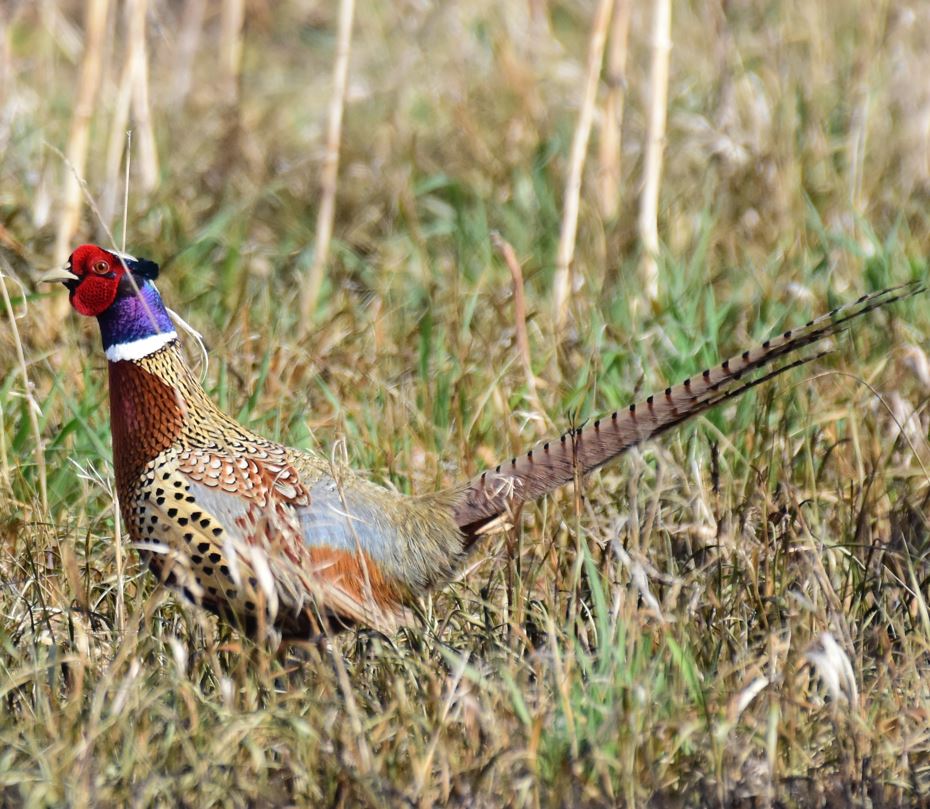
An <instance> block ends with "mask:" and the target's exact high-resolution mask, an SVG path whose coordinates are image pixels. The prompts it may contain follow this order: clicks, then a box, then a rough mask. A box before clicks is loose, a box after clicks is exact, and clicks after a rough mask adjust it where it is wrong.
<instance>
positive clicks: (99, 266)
mask: <svg viewBox="0 0 930 809" xmlns="http://www.w3.org/2000/svg"><path fill="white" fill-rule="evenodd" d="M91 269H92V270H93V271H94V272H95V273H97V275H103V274H104V273H107V272H109V271H110V265H109V264H107V263H106V262H105V261H97V262H95V263H94V266H93V267H91Z"/></svg>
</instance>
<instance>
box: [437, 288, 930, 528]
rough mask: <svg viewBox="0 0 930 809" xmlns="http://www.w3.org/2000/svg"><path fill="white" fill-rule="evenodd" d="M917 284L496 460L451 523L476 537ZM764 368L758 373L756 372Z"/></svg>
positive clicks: (866, 300)
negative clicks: (517, 507)
mask: <svg viewBox="0 0 930 809" xmlns="http://www.w3.org/2000/svg"><path fill="white" fill-rule="evenodd" d="M923 289H924V286H923V284H921V283H919V282H914V283H910V284H903V285H901V286H896V287H892V288H890V289H884V290H882V291H881V292H875V293H872V294H870V295H863V296H862V297H861V298H859V300H857V301H855V302H854V303H850V304H847V305H845V306H840V307H838V308H836V309H834V310H832V311H831V312H828V313H827V314H825V315H822V316H821V317H818V318H817V319H816V320H812V321H810V322H809V323H807V324H806V325H805V326H803V327H802V328H800V329H791V330H788V331H786V332H784V334H781V335H779V336H778V337H773V338H772V339H771V340H766V341H765V342H764V343H762V344H761V345H759V346H756V347H755V348H752V349H749V350H747V351H744V352H742V353H741V354H738V355H736V356H735V357H731V358H730V359H728V360H726V361H725V362H722V363H721V364H720V365H718V366H716V367H714V368H708V369H706V370H705V371H703V372H702V373H701V374H699V375H698V376H694V377H691V378H690V379H686V380H685V381H684V382H682V383H681V384H679V385H676V386H674V387H669V388H666V389H665V390H664V391H663V392H662V393H657V394H655V395H653V396H649V397H648V398H647V399H646V400H645V401H643V402H638V403H636V404H631V405H630V406H629V408H628V409H627V410H617V411H615V412H614V413H611V414H610V415H607V416H603V417H601V418H599V419H597V420H595V421H594V422H592V423H590V424H588V425H585V426H584V427H581V428H578V429H576V430H571V431H569V432H566V433H563V434H562V435H561V436H559V438H557V439H553V440H551V441H545V442H543V443H541V444H538V445H537V446H536V447H534V448H533V449H532V450H530V451H529V452H528V453H526V454H525V455H522V456H519V457H515V458H512V459H511V460H509V461H505V462H503V463H501V464H499V465H498V466H497V467H496V468H495V469H493V470H488V471H486V472H484V473H482V474H481V475H480V476H478V477H477V478H475V479H473V480H472V481H470V482H469V483H467V484H466V485H465V486H464V487H463V488H462V489H461V490H460V491H459V492H458V493H457V496H456V497H455V499H454V506H453V513H454V516H455V520H456V522H457V524H458V525H459V527H460V528H461V529H462V531H463V533H464V534H465V535H466V536H469V535H470V536H474V535H476V534H477V533H478V532H479V531H480V529H481V528H482V527H483V526H485V525H486V524H487V523H489V522H490V521H492V520H494V519H495V518H497V517H498V516H500V515H501V514H503V513H504V512H506V510H507V509H508V508H509V507H511V506H512V505H513V504H514V503H517V502H525V501H528V500H535V499H536V498H538V497H541V496H543V495H544V494H547V493H548V492H551V491H553V490H554V489H556V488H558V487H559V486H562V485H564V484H566V483H568V482H570V481H571V480H573V479H574V477H575V474H576V471H578V472H580V473H581V474H582V475H583V474H586V473H588V472H590V471H592V470H594V469H597V468H598V467H600V466H603V465H604V464H606V463H607V462H609V461H610V460H612V459H613V458H615V457H616V456H618V455H620V454H621V453H623V452H625V451H626V450H628V449H630V448H631V447H633V446H635V445H636V444H639V443H641V442H643V441H645V440H647V439H649V438H652V437H654V436H656V435H659V434H660V433H663V432H665V431H666V430H669V429H671V428H672V427H675V426H677V425H678V424H681V423H682V422H683V421H687V420H688V419H690V418H693V417H694V416H696V415H698V414H700V413H703V412H704V411H706V410H708V409H709V408H711V407H714V406H715V405H717V404H720V403H721V402H724V401H726V400H728V399H732V398H734V397H736V396H740V395H741V394H743V393H745V392H746V391H747V390H749V389H751V388H753V387H755V386H756V385H759V384H761V383H763V382H766V381H768V380H769V379H772V378H773V377H776V376H778V375H779V374H782V373H784V372H785V371H788V370H790V369H791V368H795V367H797V366H799V365H803V364H805V363H807V362H810V361H811V360H814V359H817V358H818V357H820V356H822V355H823V354H824V353H826V352H824V351H821V352H817V353H815V354H814V355H812V356H806V357H800V358H798V359H795V360H793V361H792V362H789V363H787V364H785V365H780V366H776V367H774V368H773V367H772V366H773V364H774V363H776V362H777V361H778V360H779V359H782V358H784V357H786V356H788V355H791V354H795V353H796V352H797V351H799V350H800V349H802V348H804V347H806V346H809V345H811V344H812V343H816V342H818V341H820V340H823V339H826V338H828V337H831V336H833V335H836V334H838V333H840V332H842V331H844V330H845V328H846V326H847V324H848V323H849V322H850V321H851V320H853V319H854V318H857V317H861V316H862V315H864V314H866V313H867V312H871V311H872V310H873V309H877V308H879V307H881V306H885V305H887V304H889V303H892V302H893V301H897V300H900V299H902V298H906V297H909V296H910V295H914V294H916V293H918V292H921V291H923ZM763 368H768V370H767V371H766V373H765V374H763V375H762V376H754V374H756V372H758V371H760V370H761V369H763Z"/></svg>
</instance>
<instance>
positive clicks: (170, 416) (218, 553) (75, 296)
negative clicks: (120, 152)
mask: <svg viewBox="0 0 930 809" xmlns="http://www.w3.org/2000/svg"><path fill="white" fill-rule="evenodd" d="M157 275H158V265H157V264H155V263H154V262H151V261H147V260H145V259H136V258H133V257H132V256H128V255H123V254H119V253H115V252H112V251H108V250H105V249H103V248H101V247H97V246H94V245H83V246H81V247H79V248H77V250H75V251H74V253H73V254H72V255H71V258H70V259H69V262H68V265H67V267H66V268H64V269H60V270H53V271H52V272H50V273H47V274H46V275H45V276H44V278H43V280H56V281H62V282H63V283H64V285H65V286H66V287H67V288H68V290H69V298H70V301H71V304H72V305H73V306H74V308H75V309H76V310H77V311H78V312H80V313H81V314H82V315H88V316H94V317H96V318H97V321H98V322H99V324H100V330H101V334H102V336H103V347H104V350H105V352H106V356H107V359H108V360H109V375H110V420H111V429H112V433H113V463H114V467H115V470H116V483H117V491H118V493H119V501H120V506H121V510H122V515H123V519H124V520H125V522H126V525H127V527H128V530H129V534H130V536H131V537H132V539H133V541H134V543H135V544H136V547H137V548H138V549H139V550H140V553H141V555H142V558H143V560H144V561H145V562H147V563H148V566H149V568H150V569H151V570H152V571H153V572H154V573H155V574H156V575H157V576H158V577H159V578H160V579H161V580H162V581H163V582H165V583H166V584H168V585H170V586H172V587H174V588H175V589H177V590H179V591H180V592H182V593H183V594H184V595H185V596H186V597H187V598H189V599H190V600H191V601H193V602H195V603H197V604H200V605H202V606H204V607H206V608H208V609H210V610H212V611H213V612H216V613H218V614H220V615H221V616H224V617H226V618H227V619H230V620H232V621H233V622H235V623H236V624H237V625H239V626H241V627H243V628H245V629H246V630H247V631H255V630H256V628H257V627H261V626H268V627H275V628H276V629H277V630H278V631H279V632H281V634H282V635H283V636H285V637H291V638H299V637H303V636H308V635H309V634H311V633H313V632H315V631H317V628H318V627H319V625H320V620H321V619H325V620H327V621H330V620H331V619H333V618H336V619H339V620H340V621H341V622H342V623H346V622H348V623H352V622H360V623H363V624H367V625H369V626H373V627H375V628H378V629H381V630H383V631H389V630H391V629H393V628H394V627H396V626H397V624H398V623H399V622H401V621H404V620H406V619H407V617H408V612H407V609H406V605H407V604H409V603H410V601H411V599H413V598H414V597H415V596H416V595H418V594H419V593H421V592H423V591H424V590H426V589H427V588H430V587H434V586H436V585H438V584H442V583H443V582H446V581H448V579H449V578H450V577H451V576H452V575H453V574H454V573H455V571H456V570H457V568H458V567H459V566H460V564H461V562H462V560H463V558H464V557H465V555H466V553H467V552H468V550H469V549H470V548H471V547H472V545H474V543H475V542H476V541H477V539H478V538H479V537H480V536H481V535H482V533H484V532H485V531H486V530H487V529H488V527H489V526H490V525H491V524H493V523H494V522H495V521H496V520H499V519H500V518H502V517H506V515H507V514H508V513H510V510H511V508H512V507H513V505H515V504H516V503H519V502H521V501H527V500H533V499H535V498H538V497H541V496H542V495H544V494H546V493H547V492H551V491H552V490H554V489H555V488H557V487H559V486H561V485H563V484H565V483H568V482H570V481H572V480H573V479H574V478H575V475H576V472H577V473H580V474H584V473H587V472H590V471H591V470H593V469H596V468H597V467H599V466H601V465H603V464H605V463H606V462H607V461H609V460H611V459H612V458H614V457H616V456H617V455H619V454H620V453H622V452H624V451H625V450H627V449H629V448H630V447H632V446H634V445H635V444H638V443H640V442H642V441H644V440H645V439H648V438H651V437H653V436H655V435H658V434H659V433H662V432H664V431H666V430H668V429H669V428H671V427H673V426H675V425H677V424H680V423H681V422H683V421H685V420H686V419H689V418H691V417H693V416H695V415H697V414H698V413H701V412H703V411H705V410H707V409H708V408H710V407H713V406H714V405H716V404H718V403H720V402H722V401H725V400H727V399H730V398H732V397H734V396H737V395H739V394H741V393H743V392H744V391H746V390H748V389H749V388H751V387H753V386H754V385H757V384H759V383H760V382H764V381H765V380H767V379H770V378H771V377H773V376H775V375H777V374H779V373H782V372H783V371H785V370H787V369H788V368H792V367H795V366H797V365H800V364H803V363H804V362H807V361H809V360H810V359H812V357H811V356H802V357H801V358H800V359H794V358H792V360H791V361H790V362H788V363H787V364H785V365H781V366H773V363H775V362H776V361H778V360H779V359H781V358H784V357H786V356H787V355H793V354H795V352H797V351H798V349H801V348H803V347H805V346H808V345H810V344H812V343H814V342H816V341H819V340H821V339H823V338H825V337H828V336H830V335H832V334H836V333H837V332H838V331H840V330H841V329H842V328H843V327H844V325H845V324H846V323H848V322H849V321H850V320H851V319H853V318H855V317H858V316H860V315H862V314H864V313H865V312H868V311H870V310H872V309H875V308H877V307H879V306H883V305H885V304H887V303H890V302H891V301H894V300H897V299H899V298H902V297H905V296H907V295H910V294H913V293H914V292H916V291H918V285H915V284H910V285H905V286H900V287H895V288H892V289H887V290H884V291H882V292H877V293H874V294H872V295H865V296H863V297H862V298H860V299H859V300H858V301H856V302H855V303H853V304H850V305H848V306H845V307H840V308H838V309H835V310H833V311H832V312H830V313H829V314H827V315H824V316H822V317H820V318H818V319H817V320H813V321H811V322H810V323H808V324H807V325H805V326H803V327H802V328H800V329H797V330H793V331H787V332H785V333H784V334H782V335H780V336H778V337H775V338H773V339H771V340H768V341H766V342H764V343H762V345H761V346H758V347H756V348H753V349H750V350H748V351H744V352H742V353H741V354H739V355H737V356H735V357H733V358H731V359H729V360H727V361H726V362H723V363H721V364H720V365H718V366H716V367H713V368H709V369H707V370H705V371H703V372H702V373H700V374H698V375H696V376H694V377H692V378H691V379H687V380H685V381H684V382H683V383H681V384H680V385H677V386H675V387H669V388H666V389H665V390H664V391H663V392H661V393H658V394H656V395H655V396H650V397H649V398H648V399H646V400H645V401H643V402H640V403H637V404H632V405H630V406H629V408H628V409H624V410H619V411H617V412H615V413H611V414H609V415H607V416H604V417H602V418H600V419H598V420H596V421H593V422H591V423H590V424H589V425H587V426H585V427H584V428H582V429H578V430H574V431H570V432H568V433H565V434H564V435H562V436H560V437H559V438H555V439H553V440H551V441H547V442H545V443H542V444H539V445H538V446H536V447H535V448H534V449H532V450H531V451H529V452H527V453H526V454H525V455H521V456H519V457H516V458H513V459H511V460H509V461H506V462H504V463H502V464H500V465H499V466H498V467H496V468H495V469H492V470H489V471H487V472H485V473H483V474H481V475H480V476H479V477H477V478H475V479H474V480H471V481H469V482H468V483H465V484H463V485H460V486H457V487H455V488H452V489H449V490H446V491H442V492H438V493H435V494H430V495H426V496H419V497H407V496H403V495H400V494H397V493H395V492H392V491H389V490H387V489H385V488H382V487H380V486H378V485H376V484H374V483H371V482H369V481H367V480H365V479H364V478H362V477H359V476H358V475H356V474H355V473H353V472H352V470H351V469H348V468H344V467H339V466H335V465H334V464H333V463H332V462H330V460H328V459H326V458H324V457H322V456H320V455H316V454H314V453H312V452H307V451H305V450H297V449H291V448H289V447H285V446H282V445H280V444H277V443H275V442H273V441H268V440H266V439H264V438H261V437H260V436H258V435H256V434H255V433H253V432H251V431H250V430H247V429H246V428H245V427H243V426H241V425H240V424H237V423H236V422H235V421H233V419H231V418H230V417H229V416H227V415H226V414H224V413H222V412H221V411H220V410H219V409H218V408H217V407H216V406H215V405H214V404H213V402H211V401H210V399H209V398H207V395H206V394H205V392H204V391H203V389H202V388H201V386H200V384H199V382H198V381H197V379H196V378H195V377H194V375H193V374H192V373H191V371H190V370H189V369H188V367H187V366H186V364H185V363H184V360H183V358H182V356H181V352H180V350H179V347H178V340H177V334H176V332H175V330H174V327H173V324H172V321H171V319H170V318H169V316H168V313H167V311H166V310H165V307H164V304H163V303H162V300H161V297H160V296H159V293H158V291H157V290H156V288H155V284H154V281H155V278H156V277H157ZM814 356H819V354H815V355H814ZM762 369H765V371H764V372H763V373H757V372H760V371H762Z"/></svg>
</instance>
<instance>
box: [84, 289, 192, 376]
mask: <svg viewBox="0 0 930 809" xmlns="http://www.w3.org/2000/svg"><path fill="white" fill-rule="evenodd" d="M97 322H98V323H100V335H101V337H103V348H104V350H105V351H106V354H107V357H108V358H109V359H110V360H112V361H118V360H124V359H138V358H139V357H142V356H145V355H146V354H151V353H153V352H154V351H156V350H158V349H161V348H162V347H163V346H165V345H167V344H168V343H169V342H170V341H171V340H173V339H176V338H177V332H175V330H174V324H173V323H172V322H171V318H170V317H168V312H167V311H166V310H165V305H164V304H163V303H162V301H161V296H160V295H159V294H158V290H157V289H155V285H154V284H153V283H152V282H151V281H145V282H144V283H143V284H142V285H141V286H140V287H139V294H138V295H125V296H121V297H118V298H117V299H116V300H115V301H114V302H113V305H112V306H110V308H109V309H107V310H106V311H105V312H104V313H103V314H102V315H100V316H99V317H98V318H97Z"/></svg>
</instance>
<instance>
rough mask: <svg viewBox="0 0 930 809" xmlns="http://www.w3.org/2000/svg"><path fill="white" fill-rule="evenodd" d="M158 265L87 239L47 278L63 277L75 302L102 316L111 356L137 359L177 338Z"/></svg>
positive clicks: (105, 342)
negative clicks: (159, 284)
mask: <svg viewBox="0 0 930 809" xmlns="http://www.w3.org/2000/svg"><path fill="white" fill-rule="evenodd" d="M157 277H158V265H157V264H156V263H155V262H154V261H149V260H147V259H144V258H136V257H135V256H130V255H127V254H125V253H118V252H116V251H114V250H106V249H104V248H103V247H98V246H97V245H95V244H83V245H81V246H80V247H78V248H77V249H76V250H75V251H74V252H73V253H72V254H71V257H70V258H69V259H68V263H67V264H65V266H64V267H62V268H59V269H55V270H52V271H51V272H48V273H46V274H45V275H44V276H43V278H42V280H43V281H61V282H62V283H63V284H64V285H65V286H66V287H67V288H68V299H69V300H70V301H71V305H72V306H73V307H74V308H75V309H76V310H77V311H78V312H80V314H82V315H87V316H88V317H96V318H97V321H98V322H99V323H100V334H101V337H102V338H103V348H104V350H105V351H106V355H107V359H109V360H111V361H113V362H117V361H119V360H127V359H137V358H139V357H141V356H145V355H147V354H151V353H152V352H153V351H156V350H158V349H159V348H161V347H162V346H164V345H166V344H167V343H169V342H170V341H171V340H174V339H176V338H177V333H176V332H175V330H174V326H173V324H172V322H171V318H170V317H169V316H168V312H167V310H166V309H165V305H164V304H163V303H162V300H161V296H160V295H159V294H158V290H157V289H156V287H155V279H156V278H157Z"/></svg>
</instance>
